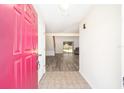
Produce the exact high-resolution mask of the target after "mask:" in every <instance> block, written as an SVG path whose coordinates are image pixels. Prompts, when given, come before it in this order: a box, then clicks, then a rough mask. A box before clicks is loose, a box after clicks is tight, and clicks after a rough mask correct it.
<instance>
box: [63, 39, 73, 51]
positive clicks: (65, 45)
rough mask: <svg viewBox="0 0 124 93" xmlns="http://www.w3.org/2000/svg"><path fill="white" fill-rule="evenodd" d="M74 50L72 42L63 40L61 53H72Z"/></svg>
mask: <svg viewBox="0 0 124 93" xmlns="http://www.w3.org/2000/svg"><path fill="white" fill-rule="evenodd" d="M73 51H74V42H72V41H64V42H63V53H73Z"/></svg>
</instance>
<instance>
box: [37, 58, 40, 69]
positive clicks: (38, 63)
mask: <svg viewBox="0 0 124 93" xmlns="http://www.w3.org/2000/svg"><path fill="white" fill-rule="evenodd" d="M37 65H38V69H40V62H39V60H37Z"/></svg>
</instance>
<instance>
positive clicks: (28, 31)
mask: <svg viewBox="0 0 124 93" xmlns="http://www.w3.org/2000/svg"><path fill="white" fill-rule="evenodd" d="M0 12H1V13H0V44H1V45H0V88H38V80H37V79H38V77H37V76H38V75H37V73H38V72H37V60H38V58H37V43H38V42H37V38H38V37H37V14H36V12H35V10H34V8H33V7H32V5H28V4H26V5H12V4H11V5H7V4H6V5H3V4H1V5H0Z"/></svg>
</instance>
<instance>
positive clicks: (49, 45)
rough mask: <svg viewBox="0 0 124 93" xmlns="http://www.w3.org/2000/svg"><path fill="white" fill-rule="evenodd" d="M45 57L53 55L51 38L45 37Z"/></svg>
mask: <svg viewBox="0 0 124 93" xmlns="http://www.w3.org/2000/svg"><path fill="white" fill-rule="evenodd" d="M46 55H47V56H54V55H55V51H54V43H53V36H46Z"/></svg>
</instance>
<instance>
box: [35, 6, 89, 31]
mask: <svg viewBox="0 0 124 93" xmlns="http://www.w3.org/2000/svg"><path fill="white" fill-rule="evenodd" d="M35 7H36V8H37V11H38V12H39V13H38V14H40V15H42V17H43V18H41V19H44V21H45V24H46V32H57V33H59V32H61V33H66V32H69V33H70V32H71V33H72V32H78V31H79V30H78V27H79V22H80V21H81V20H82V19H83V18H84V17H85V15H86V14H87V12H88V11H89V10H90V7H91V6H90V5H81V4H78V5H69V7H68V9H67V10H66V11H65V10H63V9H62V8H61V7H60V5H59V4H58V5H56V4H41V5H35Z"/></svg>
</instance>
